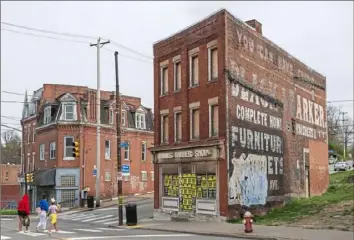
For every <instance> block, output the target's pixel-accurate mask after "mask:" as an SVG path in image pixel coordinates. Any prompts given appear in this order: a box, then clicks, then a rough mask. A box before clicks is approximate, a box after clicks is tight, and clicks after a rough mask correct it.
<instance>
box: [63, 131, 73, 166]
mask: <svg viewBox="0 0 354 240" xmlns="http://www.w3.org/2000/svg"><path fill="white" fill-rule="evenodd" d="M69 138H71V139H72V142H75V138H74V137H73V136H64V160H75V158H74V157H73V156H69V157H68V156H66V153H67V152H66V151H67V148H68V147H69V146H67V145H66V140H67V139H69ZM70 147H71V148H72V146H70Z"/></svg>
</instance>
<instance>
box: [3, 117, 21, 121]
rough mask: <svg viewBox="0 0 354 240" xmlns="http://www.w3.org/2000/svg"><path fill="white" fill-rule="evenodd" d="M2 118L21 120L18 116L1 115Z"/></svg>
mask: <svg viewBox="0 0 354 240" xmlns="http://www.w3.org/2000/svg"><path fill="white" fill-rule="evenodd" d="M1 117H2V118H7V119H10V120H14V121H21V118H20V117H12V116H1Z"/></svg>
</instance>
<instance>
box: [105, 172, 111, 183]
mask: <svg viewBox="0 0 354 240" xmlns="http://www.w3.org/2000/svg"><path fill="white" fill-rule="evenodd" d="M104 181H105V182H110V181H111V173H110V172H105V173H104Z"/></svg>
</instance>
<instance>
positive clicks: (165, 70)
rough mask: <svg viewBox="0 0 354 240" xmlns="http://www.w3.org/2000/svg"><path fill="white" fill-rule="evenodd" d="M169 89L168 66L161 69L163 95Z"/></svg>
mask: <svg viewBox="0 0 354 240" xmlns="http://www.w3.org/2000/svg"><path fill="white" fill-rule="evenodd" d="M167 90H168V67H163V68H162V69H161V95H165V94H166V93H167Z"/></svg>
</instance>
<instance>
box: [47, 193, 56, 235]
mask: <svg viewBox="0 0 354 240" xmlns="http://www.w3.org/2000/svg"><path fill="white" fill-rule="evenodd" d="M50 202H51V205H50V207H49V209H48V214H49V219H50V223H51V225H50V227H49V229H48V233H51V232H52V227H54V229H55V231H56V232H58V231H59V230H58V228H57V214H58V211H59V209H58V207H57V205H56V204H55V199H54V198H52V199H51V200H50Z"/></svg>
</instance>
